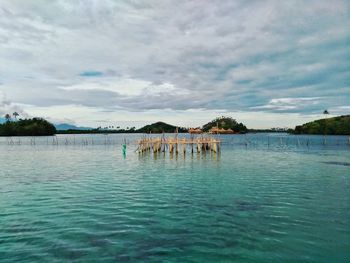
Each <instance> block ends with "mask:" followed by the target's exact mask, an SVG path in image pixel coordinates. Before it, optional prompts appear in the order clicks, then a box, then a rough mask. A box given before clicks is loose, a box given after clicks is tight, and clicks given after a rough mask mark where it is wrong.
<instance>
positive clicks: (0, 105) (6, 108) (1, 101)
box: [0, 91, 28, 117]
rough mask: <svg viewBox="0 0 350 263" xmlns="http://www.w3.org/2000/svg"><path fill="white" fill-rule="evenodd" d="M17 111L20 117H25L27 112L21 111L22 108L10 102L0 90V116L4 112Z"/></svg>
mask: <svg viewBox="0 0 350 263" xmlns="http://www.w3.org/2000/svg"><path fill="white" fill-rule="evenodd" d="M14 112H17V113H19V114H20V116H21V117H27V116H28V114H27V113H26V112H25V111H23V109H22V108H21V107H20V106H18V105H16V104H14V103H12V102H11V101H10V100H8V99H7V97H6V95H5V93H4V92H2V91H0V117H4V116H5V114H10V115H12V113H14Z"/></svg>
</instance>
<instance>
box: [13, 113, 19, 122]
mask: <svg viewBox="0 0 350 263" xmlns="http://www.w3.org/2000/svg"><path fill="white" fill-rule="evenodd" d="M12 115H13V117H15V120H17V117H18V116H19V114H18V112H16V111H15V112H14V113H12Z"/></svg>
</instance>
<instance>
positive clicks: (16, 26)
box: [0, 0, 350, 124]
mask: <svg viewBox="0 0 350 263" xmlns="http://www.w3.org/2000/svg"><path fill="white" fill-rule="evenodd" d="M349 14H350V4H349V2H348V1H345V0H344V1H341V0H339V1H338V0H337V1H332V2H330V1H308V2H307V3H303V5H302V6H301V5H300V4H298V3H297V2H286V1H270V2H261V1H219V0H216V1H215V0H214V1H202V0H194V1H166V0H165V1H155V0H151V1H146V2H140V1H114V0H105V1H68V0H56V1H50V2H49V3H48V2H46V1H41V0H39V1H31V0H25V1H24V0H13V1H3V2H1V3H0V59H1V61H5V63H0V82H1V83H2V85H1V86H0V90H2V91H3V92H6V94H7V95H8V97H9V98H11V101H13V102H15V103H21V104H26V105H32V106H33V107H37V109H41V108H43V107H45V109H46V113H47V114H48V115H50V114H52V115H55V116H56V117H59V116H58V115H59V113H56V112H55V108H57V107H67V108H70V105H78V106H77V107H82V108H84V109H85V108H86V107H87V108H90V109H91V110H92V112H90V111H89V113H88V114H89V116H90V117H91V116H98V115H99V113H98V111H97V109H99V110H103V111H115V112H118V111H119V110H124V111H133V112H138V113H139V115H143V116H145V117H147V118H150V117H149V115H148V114H147V112H149V111H152V110H164V109H169V111H168V114H169V115H173V116H175V115H177V112H179V111H180V112H181V111H186V110H198V109H201V110H202V109H204V110H206V111H208V112H212V111H217V112H219V111H225V112H246V113H247V114H249V113H250V112H261V113H264V114H266V115H265V116H269V117H270V118H271V117H272V116H275V115H271V113H272V112H275V113H279V114H297V113H299V114H300V116H299V115H295V116H299V119H300V120H301V119H302V117H301V116H305V115H307V116H314V114H317V112H321V111H323V109H325V108H329V109H331V108H337V109H338V110H337V112H339V113H340V114H342V113H345V112H346V111H347V109H346V108H342V107H345V106H347V105H348V101H349V99H350V80H349V77H348V76H349V74H350V62H349V61H350V45H349V39H350V33H349V30H348V28H349V27H350V15H349ZM307 98H313V99H310V100H308V99H307ZM316 98H317V99H316ZM74 109H75V110H77V109H76V107H75V108H74ZM61 114H62V116H61V118H66V116H64V115H65V114H67V113H66V111H62V113H61ZM196 114H199V113H197V112H196V113H194V112H192V113H191V114H187V115H186V116H184V117H183V118H191V119H195V118H196ZM208 115H209V114H208ZM293 116H294V115H293ZM119 117H120V116H119ZM119 117H118V116H117V115H115V118H119ZM91 118H92V117H91ZM120 118H121V117H120ZM133 118H134V117H133ZM94 119H98V118H94ZM135 121H136V120H135ZM82 124H84V123H82Z"/></svg>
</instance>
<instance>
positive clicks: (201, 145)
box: [137, 135, 221, 154]
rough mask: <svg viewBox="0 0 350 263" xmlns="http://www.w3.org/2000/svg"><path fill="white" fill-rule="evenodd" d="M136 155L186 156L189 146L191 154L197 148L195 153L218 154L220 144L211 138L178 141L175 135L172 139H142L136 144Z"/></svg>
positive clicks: (217, 140)
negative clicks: (165, 154)
mask: <svg viewBox="0 0 350 263" xmlns="http://www.w3.org/2000/svg"><path fill="white" fill-rule="evenodd" d="M137 143H138V148H137V152H138V153H146V152H149V151H151V150H152V151H153V153H160V152H166V151H167V150H168V151H169V153H170V154H173V153H174V152H175V153H176V154H179V153H181V152H182V153H183V154H186V151H187V148H188V146H189V150H190V151H191V153H193V152H194V150H193V148H194V147H196V148H197V153H200V152H203V153H205V152H207V151H208V152H214V153H218V152H219V151H220V143H221V141H220V140H219V139H216V138H213V137H207V138H205V137H201V138H194V137H191V138H188V139H187V138H182V139H179V138H178V136H177V135H176V136H175V137H172V138H165V137H163V138H161V137H158V138H143V139H141V140H139V141H138V142H137Z"/></svg>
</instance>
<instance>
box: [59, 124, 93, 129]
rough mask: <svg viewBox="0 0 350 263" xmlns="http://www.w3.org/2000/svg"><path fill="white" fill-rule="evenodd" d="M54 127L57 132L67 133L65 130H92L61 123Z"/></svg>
mask: <svg viewBox="0 0 350 263" xmlns="http://www.w3.org/2000/svg"><path fill="white" fill-rule="evenodd" d="M55 127H56V129H57V130H58V131H67V130H92V129H93V128H90V127H78V126H75V125H73V124H68V123H61V124H55Z"/></svg>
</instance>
